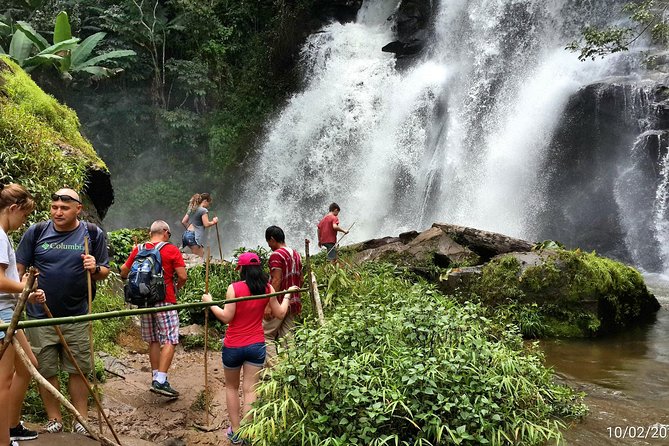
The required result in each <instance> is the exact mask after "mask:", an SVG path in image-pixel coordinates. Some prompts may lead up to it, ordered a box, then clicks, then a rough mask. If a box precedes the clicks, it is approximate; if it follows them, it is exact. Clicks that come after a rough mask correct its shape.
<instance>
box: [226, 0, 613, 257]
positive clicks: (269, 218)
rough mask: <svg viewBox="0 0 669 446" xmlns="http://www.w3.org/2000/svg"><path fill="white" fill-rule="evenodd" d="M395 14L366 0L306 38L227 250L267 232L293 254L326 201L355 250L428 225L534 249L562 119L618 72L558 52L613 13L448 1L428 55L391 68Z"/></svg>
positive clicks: (523, 2)
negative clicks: (297, 87)
mask: <svg viewBox="0 0 669 446" xmlns="http://www.w3.org/2000/svg"><path fill="white" fill-rule="evenodd" d="M397 4H398V1H397V0H386V1H366V2H365V3H364V5H363V8H362V9H361V11H360V13H359V15H358V20H357V21H356V23H349V24H344V25H342V24H338V23H333V24H330V25H328V26H326V27H325V28H323V29H322V30H321V31H320V32H318V33H315V34H313V35H312V36H310V37H309V39H308V41H307V43H306V44H305V45H304V47H303V49H302V66H303V69H304V72H305V77H304V89H303V90H302V91H301V92H300V93H298V94H295V95H294V96H293V97H292V98H291V99H290V100H289V101H288V103H287V104H286V106H285V107H284V108H283V110H281V112H280V113H279V114H278V116H277V117H276V118H275V119H273V120H272V121H271V122H270V123H268V126H267V132H266V136H265V139H264V142H263V143H262V147H261V150H260V155H259V156H258V157H257V159H256V160H255V162H254V163H252V164H253V167H252V168H251V175H250V176H249V177H248V178H246V179H245V181H244V187H243V192H242V194H241V196H240V197H239V203H240V204H239V209H240V212H239V216H238V217H237V219H236V220H237V223H238V226H239V228H240V233H239V234H237V235H236V236H234V235H233V236H232V237H231V239H233V242H232V243H233V244H235V246H239V244H244V245H246V246H253V245H254V244H257V243H262V242H263V233H262V231H263V229H264V228H265V227H266V226H268V225H270V224H277V225H279V226H282V227H283V228H284V229H285V230H286V234H287V237H288V239H289V240H288V241H289V243H291V244H294V245H296V246H300V245H301V242H300V241H301V240H303V239H304V237H308V238H311V239H313V238H314V237H315V225H316V223H317V222H318V220H319V219H320V218H321V217H322V215H323V214H325V213H326V212H327V206H328V204H329V203H330V202H332V201H336V202H337V203H338V204H339V205H340V206H341V207H342V213H341V215H340V216H341V219H342V223H343V225H344V226H348V225H350V224H351V223H352V222H354V221H355V222H357V224H356V228H355V231H352V233H351V235H350V236H349V237H348V240H349V242H351V241H355V240H363V239H366V238H371V237H377V236H386V235H397V234H398V233H399V232H402V231H404V230H410V229H418V230H421V229H424V228H425V227H426V226H427V225H429V224H430V223H431V222H433V221H445V222H450V223H457V224H463V225H469V226H474V227H479V228H482V229H488V230H493V231H499V232H503V233H506V234H509V235H513V236H519V237H525V238H528V239H532V238H533V235H534V234H535V232H536V229H535V228H534V226H533V222H534V219H535V216H536V214H537V213H538V212H539V211H540V210H541V209H542V207H543V206H545V205H546V203H545V200H544V190H543V188H544V183H543V181H542V180H543V176H542V175H541V174H540V173H539V170H540V169H541V166H542V165H543V161H544V157H545V154H546V148H547V147H548V145H549V142H550V140H551V136H552V134H553V131H554V129H555V126H556V125H557V123H558V122H559V120H560V117H561V112H562V110H563V109H564V107H565V104H566V102H567V100H568V99H569V97H570V96H571V95H572V94H573V93H574V92H576V91H577V90H578V89H579V88H580V87H582V86H584V85H587V84H588V83H591V82H593V81H595V80H597V79H600V78H601V77H602V76H603V75H605V73H606V72H607V70H609V69H610V67H611V66H612V64H614V63H615V62H614V60H615V59H614V58H607V59H605V60H601V61H598V62H589V63H582V62H579V61H578V60H577V58H576V56H575V55H574V54H573V53H569V52H567V51H565V50H564V46H565V43H566V42H568V41H570V40H571V39H572V38H573V37H574V36H575V35H577V34H578V29H580V26H581V24H582V22H581V23H580V24H579V23H576V22H574V20H575V18H577V19H581V20H587V19H586V18H584V17H586V16H587V15H588V14H595V15H597V14H599V13H601V11H606V10H607V8H609V7H613V5H608V6H607V2H602V1H596V0H591V1H579V2H576V1H569V0H549V1H546V0H477V1H470V0H450V1H442V2H441V3H440V5H439V6H438V8H437V12H436V15H435V25H434V26H435V30H436V31H435V38H434V41H433V42H430V44H429V46H428V50H427V51H426V52H425V56H423V58H422V59H420V60H417V61H415V62H414V63H413V64H412V65H411V66H410V67H408V68H405V69H403V70H398V69H396V67H395V58H394V56H393V55H392V54H388V53H383V52H381V48H382V47H383V46H384V45H385V44H387V43H388V42H391V41H393V40H394V36H393V32H392V21H388V20H387V18H388V16H389V15H390V14H391V13H392V12H393V11H394V9H395V8H396V7H397ZM249 203H254V204H255V205H254V206H251V207H249ZM235 239H236V240H235Z"/></svg>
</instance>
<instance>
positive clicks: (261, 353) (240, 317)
mask: <svg viewBox="0 0 669 446" xmlns="http://www.w3.org/2000/svg"><path fill="white" fill-rule="evenodd" d="M240 268H241V271H240V276H241V279H242V280H241V281H240V282H235V283H233V284H231V285H230V286H229V287H228V291H227V292H226V293H225V298H226V299H235V298H239V297H246V296H257V295H260V294H270V293H273V292H274V288H272V285H270V284H269V283H268V280H269V277H268V275H267V274H266V273H265V272H264V271H263V270H262V265H261V263H260V258H259V257H258V256H257V255H256V254H255V253H252V252H245V253H243V254H241V255H240V256H239V260H238V261H237V269H238V270H239V269H240ZM295 288H296V287H295ZM291 296H292V294H286V295H285V296H284V299H283V302H282V303H279V301H278V300H277V299H276V297H268V298H264V299H254V300H246V301H242V302H234V303H227V304H225V306H224V307H223V308H221V307H219V306H217V305H214V306H212V307H211V312H212V313H214V316H216V317H217V318H218V320H220V321H221V322H223V323H225V324H228V329H227V330H226V332H225V337H224V338H223V351H222V354H221V356H222V359H223V373H224V376H225V399H226V402H227V406H228V415H229V417H230V427H229V428H228V438H229V439H230V441H231V442H232V443H233V444H240V443H242V440H241V438H239V436H238V435H237V433H236V432H237V430H238V429H239V425H240V423H241V419H242V418H243V417H244V416H245V415H246V413H247V412H248V411H249V409H250V408H251V404H253V402H254V401H255V400H256V393H255V388H256V385H257V384H258V380H259V378H260V371H261V370H262V367H263V364H264V363H265V334H264V332H263V328H262V319H263V315H264V312H265V307H266V306H267V303H268V302H269V305H270V308H271V309H272V314H273V316H274V317H277V318H283V317H285V315H286V312H287V311H288V308H289V306H290V302H291ZM202 301H203V302H211V301H212V297H211V295H210V294H205V295H203V296H202ZM242 369H243V370H244V374H243V383H242V394H243V395H242V397H243V399H244V404H243V405H242V415H241V417H240V414H239V406H240V403H239V381H240V372H241V370H242Z"/></svg>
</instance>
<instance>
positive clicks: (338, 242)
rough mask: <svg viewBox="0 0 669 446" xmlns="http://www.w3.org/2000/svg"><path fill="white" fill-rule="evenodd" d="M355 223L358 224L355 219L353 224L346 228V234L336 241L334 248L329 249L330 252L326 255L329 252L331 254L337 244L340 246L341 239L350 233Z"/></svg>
mask: <svg viewBox="0 0 669 446" xmlns="http://www.w3.org/2000/svg"><path fill="white" fill-rule="evenodd" d="M355 224H356V222H355V221H354V222H353V224H352V225H351V226H349V227H348V229H347V230H346V234H344V235H342V236H341V238H340V239H339V241H337V243H335V244H334V246H333V247H332V248H330V249H328V252H327V254H326V256H327V255H328V254H330V251H332V250H333V249H335V248H336V247H337V246H339V244H340V243H341V241H342V240H343V239H344V237H346V236H347V235H348V233H349V232H350V231H351V229H352V228H353V226H355Z"/></svg>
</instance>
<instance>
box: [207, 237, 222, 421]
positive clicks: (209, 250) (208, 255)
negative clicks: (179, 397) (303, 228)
mask: <svg viewBox="0 0 669 446" xmlns="http://www.w3.org/2000/svg"><path fill="white" fill-rule="evenodd" d="M216 228H217V229H218V224H217V225H216ZM218 246H219V247H220V246H221V245H220V244H219V245H218ZM210 259H211V249H210V247H209V245H207V262H206V265H205V273H204V292H205V293H206V294H209V261H210ZM208 343H209V308H205V309H204V412H205V423H206V424H207V426H209V373H208V370H207V363H208V362H209V361H208V357H207V353H208V352H207V347H208Z"/></svg>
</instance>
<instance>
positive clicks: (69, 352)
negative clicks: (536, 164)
mask: <svg viewBox="0 0 669 446" xmlns="http://www.w3.org/2000/svg"><path fill="white" fill-rule="evenodd" d="M42 308H44V312H45V313H46V315H47V317H48V318H49V319H52V318H53V314H51V310H49V307H48V305H47V304H46V303H44V304H42ZM53 328H54V330H56V334H57V335H58V339H60V345H62V346H63V350H65V353H66V354H67V357H68V359H69V360H70V362H71V363H72V365H73V366H74V368H75V369H77V373H79V376H81V379H83V380H84V383H85V384H86V388H87V389H88V393H89V394H90V395H91V396H92V397H93V400H94V401H95V404H96V406H97V407H98V414H100V413H101V414H102V416H103V417H104V419H105V422H106V423H107V426H109V430H110V431H111V433H112V435H113V436H114V439H115V440H116V442H117V443H118V444H121V440H119V438H118V435H116V432H115V431H114V427H113V426H112V424H111V422H110V421H109V418H107V415H106V414H105V411H104V410H103V409H102V403H101V402H100V399H99V397H98V394H97V392H96V391H95V390H93V388H92V387H91V384H90V383H89V382H88V378H86V375H85V374H84V371H83V370H81V367H79V364H78V363H77V360H76V359H74V355H73V354H72V350H70V346H69V345H67V341H65V337H64V336H63V332H62V331H61V329H60V326H58V325H54V326H53ZM94 372H95V371H94ZM100 433H102V431H100Z"/></svg>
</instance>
